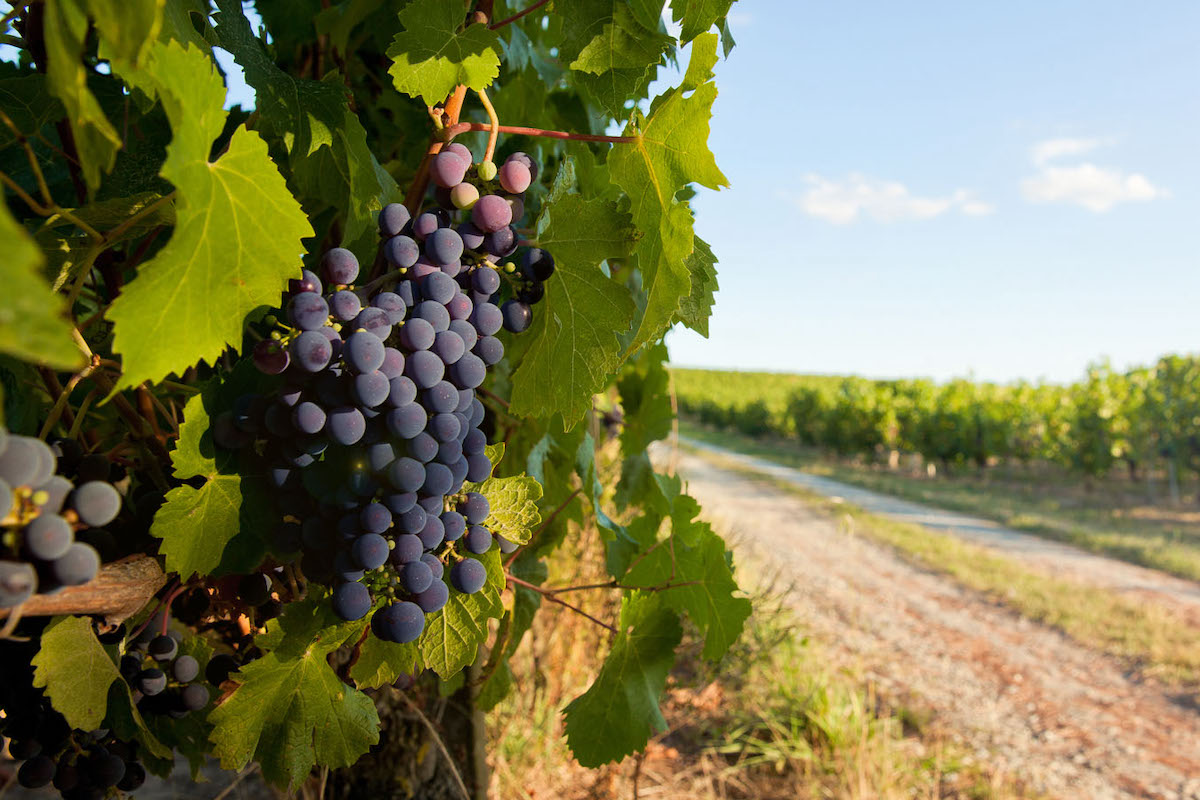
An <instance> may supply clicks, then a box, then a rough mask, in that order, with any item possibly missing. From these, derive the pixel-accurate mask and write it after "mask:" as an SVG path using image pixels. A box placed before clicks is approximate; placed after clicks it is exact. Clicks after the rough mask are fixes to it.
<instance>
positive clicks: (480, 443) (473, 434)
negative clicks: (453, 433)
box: [462, 428, 487, 456]
mask: <svg viewBox="0 0 1200 800" xmlns="http://www.w3.org/2000/svg"><path fill="white" fill-rule="evenodd" d="M485 447H487V437H486V436H484V435H483V431H481V430H479V428H471V430H470V431H468V432H467V438H465V439H463V445H462V448H463V452H464V453H466V454H467V455H469V456H473V455H475V454H476V453H482V452H483V448H485Z"/></svg>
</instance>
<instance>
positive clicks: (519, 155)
mask: <svg viewBox="0 0 1200 800" xmlns="http://www.w3.org/2000/svg"><path fill="white" fill-rule="evenodd" d="M510 161H519V162H520V163H522V164H524V165H525V168H526V169H528V170H529V176H530V178H531V179H532V180H535V181H536V180H537V176H538V165H537V162H536V161H534V160H533V159H532V158H530V157H529V156H528V155H527V154H525V153H523V152H521V151H520V150H518V151H517V152H515V153H513V154H512V155H510V156H509V157H508V158H506V159H504V163H506V164H507V163H508V162H510Z"/></svg>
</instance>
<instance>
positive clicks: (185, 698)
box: [120, 625, 209, 719]
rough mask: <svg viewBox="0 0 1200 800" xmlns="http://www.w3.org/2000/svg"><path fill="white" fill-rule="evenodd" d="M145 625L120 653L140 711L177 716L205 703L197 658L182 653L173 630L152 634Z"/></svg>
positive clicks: (205, 691) (122, 668) (206, 692)
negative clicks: (199, 680) (140, 632)
mask: <svg viewBox="0 0 1200 800" xmlns="http://www.w3.org/2000/svg"><path fill="white" fill-rule="evenodd" d="M152 628H153V625H149V626H147V628H146V630H145V631H143V632H142V634H141V635H140V636H138V638H136V639H135V640H134V641H133V642H131V643H130V646H129V648H128V649H127V650H126V651H125V655H123V656H121V663H120V671H121V676H122V677H123V678H125V682H126V683H128V684H129V686H130V688H131V689H133V692H134V695H133V696H134V700H135V701H136V702H137V705H138V710H139V711H141V712H142V713H143V714H148V715H149V714H153V715H162V714H166V715H169V716H170V717H171V718H172V719H180V718H182V717H185V716H187V715H188V713H190V712H192V711H199V710H200V709H202V708H204V707H205V706H207V705H208V699H209V690H208V687H206V686H204V685H203V684H202V683H198V682H196V681H197V678H198V677H199V676H200V662H199V661H197V660H196V658H195V656H191V655H186V654H181V653H180V652H179V645H180V643H181V642H182V640H183V637H182V636H181V635H180V634H179V633H177V632H176V631H173V630H172V631H168V632H167V633H165V634H157V635H156V634H155V633H154V632H153V631H152V630H151V629H152Z"/></svg>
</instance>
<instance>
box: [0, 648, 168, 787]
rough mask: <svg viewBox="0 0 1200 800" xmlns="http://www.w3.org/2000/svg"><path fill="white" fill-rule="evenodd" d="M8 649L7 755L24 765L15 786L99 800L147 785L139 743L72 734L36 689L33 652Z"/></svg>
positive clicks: (2, 702)
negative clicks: (45, 787) (138, 750)
mask: <svg viewBox="0 0 1200 800" xmlns="http://www.w3.org/2000/svg"><path fill="white" fill-rule="evenodd" d="M25 644H26V643H6V646H5V650H4V653H3V657H2V659H0V660H2V661H3V683H2V684H0V707H2V708H3V711H4V719H3V721H2V723H0V724H2V725H3V729H2V730H3V735H4V736H5V737H8V739H9V742H8V752H9V755H10V756H11V757H12V758H13V759H14V760H17V761H22V762H23V763H22V764H21V766H20V767H19V768H18V769H17V783H19V784H20V785H21V786H24V787H25V788H28V789H37V788H40V787H43V786H49V785H53V786H54V788H55V789H58V791H59V792H60V793H61V795H62V797H63V798H65V800H99V799H100V798H103V797H107V796H108V795H109V794H110V793H111V791H112V790H113V789H114V788H115V789H117V790H119V791H125V792H130V791H134V790H136V789H137V788H139V787H140V786H141V785H142V783H143V782H144V781H145V780H146V770H145V767H143V766H142V764H141V763H139V761H138V758H137V743H136V742H127V741H124V740H121V739H119V738H117V737H116V736H114V735H113V733H112V732H111V731H109V730H106V729H101V730H95V731H81V730H77V729H76V730H72V728H71V726H70V725H69V724H68V723H67V721H66V719H64V718H63V716H62V715H61V714H59V713H58V712H57V711H55V710H54V708H53V707H52V706H51V705H50V701H49V699H48V698H47V697H46V696H45V695H44V694H43V692H42V690H40V689H36V688H34V686H33V683H32V678H33V668H32V667H31V666H30V663H29V662H30V658H32V655H33V653H32V651H29V650H27V649H26V650H24V651H23V652H22V649H23V648H24V647H25Z"/></svg>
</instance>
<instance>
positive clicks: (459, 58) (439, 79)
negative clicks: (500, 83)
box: [387, 0, 500, 106]
mask: <svg viewBox="0 0 1200 800" xmlns="http://www.w3.org/2000/svg"><path fill="white" fill-rule="evenodd" d="M467 6H468V3H464V2H462V0H415V2H412V3H410V4H408V5H407V6H405V7H404V9H403V10H402V11H401V12H400V23H401V24H402V25H404V30H403V31H402V32H401V33H398V34H396V38H395V39H393V40H392V44H391V47H389V48H388V50H387V55H388V58H390V59H392V62H393V63H392V66H391V68H390V69H388V73H389V74H391V76H392V80H393V82H394V83H395V85H396V88H397V89H398V90H399V91H401V92H403V93H404V94H407V95H408V96H409V97H420V98H421V99H422V100H423V101H424V102H425V104H426V105H430V106H431V105H434V104H435V103H440V102H442V101H443V100H445V99H446V97H447V96H448V95H449V94H450V93H451V92H453V91H454V87H455V86H458V85H459V84H462V85H464V86H467V87H468V88H471V89H474V90H475V91H480V90H481V89H486V88H487V87H488V86H490V85H491V84H492V81H493V80H495V78H496V76H497V75H499V74H500V56H499V54H498V51H499V50H500V37H499V36H498V35H497V34H496V32H495V31H492V30H489V29H488V26H487V25H481V24H473V25H469V26H467V28H466V29H465V30H462V31H460V30H459V28H460V27H462V25H463V22H464V20H465V19H466V15H467Z"/></svg>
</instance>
